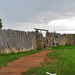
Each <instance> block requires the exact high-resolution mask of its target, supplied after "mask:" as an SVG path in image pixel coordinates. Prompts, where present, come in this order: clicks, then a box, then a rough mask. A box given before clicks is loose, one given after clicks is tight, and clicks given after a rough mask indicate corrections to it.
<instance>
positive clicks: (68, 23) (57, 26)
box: [48, 17, 75, 31]
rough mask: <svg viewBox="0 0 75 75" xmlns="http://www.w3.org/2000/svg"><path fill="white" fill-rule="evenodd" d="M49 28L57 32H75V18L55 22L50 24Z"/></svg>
mask: <svg viewBox="0 0 75 75" xmlns="http://www.w3.org/2000/svg"><path fill="white" fill-rule="evenodd" d="M48 26H50V27H51V28H52V30H56V31H75V17H72V18H69V19H58V20H53V21H50V22H49V23H48Z"/></svg>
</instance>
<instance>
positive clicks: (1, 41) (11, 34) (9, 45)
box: [0, 30, 36, 54]
mask: <svg viewBox="0 0 75 75" xmlns="http://www.w3.org/2000/svg"><path fill="white" fill-rule="evenodd" d="M32 49H36V32H24V31H18V30H0V54H3V53H14V52H22V51H26V50H32Z"/></svg>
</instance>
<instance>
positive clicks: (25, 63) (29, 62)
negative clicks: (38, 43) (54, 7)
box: [0, 50, 52, 75]
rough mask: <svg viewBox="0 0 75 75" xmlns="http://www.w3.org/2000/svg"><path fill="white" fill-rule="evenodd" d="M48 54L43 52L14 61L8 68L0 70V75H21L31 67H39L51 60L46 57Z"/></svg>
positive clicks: (46, 51) (47, 51)
mask: <svg viewBox="0 0 75 75" xmlns="http://www.w3.org/2000/svg"><path fill="white" fill-rule="evenodd" d="M49 52H52V51H49V50H45V51H42V52H40V53H36V54H32V55H29V56H26V57H21V58H19V59H18V60H16V61H13V62H10V63H9V64H8V66H6V67H2V68H1V69H0V75H21V73H22V72H25V71H27V70H29V69H30V68H32V67H38V66H41V65H42V63H43V62H45V61H47V60H51V59H50V58H49V57H47V56H46V54H47V53H49Z"/></svg>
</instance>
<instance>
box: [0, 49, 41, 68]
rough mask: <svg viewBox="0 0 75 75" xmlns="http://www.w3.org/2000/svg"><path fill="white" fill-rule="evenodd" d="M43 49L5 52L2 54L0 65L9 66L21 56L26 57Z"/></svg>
mask: <svg viewBox="0 0 75 75" xmlns="http://www.w3.org/2000/svg"><path fill="white" fill-rule="evenodd" d="M41 51H42V50H31V51H26V52H21V53H12V54H4V55H1V54H0V67H3V66H7V64H8V63H9V62H11V61H14V60H17V59H18V58H20V57H24V56H27V55H30V54H34V53H37V52H41Z"/></svg>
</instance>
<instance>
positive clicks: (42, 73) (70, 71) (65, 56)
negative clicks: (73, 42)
mask: <svg viewBox="0 0 75 75" xmlns="http://www.w3.org/2000/svg"><path fill="white" fill-rule="evenodd" d="M52 49H53V50H55V51H53V52H51V53H48V54H47V56H48V57H50V58H53V59H54V60H53V61H48V62H46V63H44V64H43V65H42V66H41V67H36V68H31V69H30V70H29V71H27V72H23V74H26V75H31V74H33V75H48V74H46V72H50V73H55V74H57V75H75V46H59V47H53V48H52Z"/></svg>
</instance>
